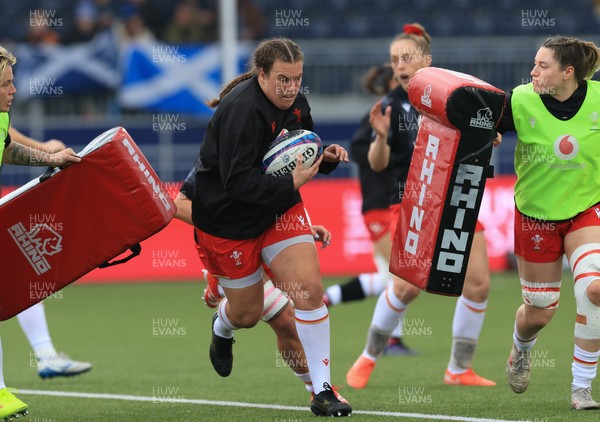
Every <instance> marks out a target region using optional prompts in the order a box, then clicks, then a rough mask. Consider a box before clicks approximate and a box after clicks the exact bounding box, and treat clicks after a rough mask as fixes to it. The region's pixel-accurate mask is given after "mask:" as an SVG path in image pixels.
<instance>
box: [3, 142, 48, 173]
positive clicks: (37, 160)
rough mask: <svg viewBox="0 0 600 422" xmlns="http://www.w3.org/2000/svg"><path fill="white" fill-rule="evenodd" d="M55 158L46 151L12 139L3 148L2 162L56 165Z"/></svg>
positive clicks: (21, 164)
mask: <svg viewBox="0 0 600 422" xmlns="http://www.w3.org/2000/svg"><path fill="white" fill-rule="evenodd" d="M55 161H56V160H55V159H54V158H53V157H52V156H51V155H50V154H48V153H47V152H44V151H41V150H39V149H34V148H29V147H27V146H25V145H21V144H19V143H18V142H15V141H12V142H11V143H10V145H9V146H8V147H7V148H6V149H5V150H4V155H3V156H2V162H3V163H6V164H15V165H20V166H52V167H54V166H56V165H58V164H60V163H56V162H55Z"/></svg>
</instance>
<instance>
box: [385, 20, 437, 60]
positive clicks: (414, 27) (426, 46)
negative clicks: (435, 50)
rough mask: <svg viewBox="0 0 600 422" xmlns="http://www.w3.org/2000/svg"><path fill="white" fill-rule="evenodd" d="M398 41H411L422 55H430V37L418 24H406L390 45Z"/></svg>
mask: <svg viewBox="0 0 600 422" xmlns="http://www.w3.org/2000/svg"><path fill="white" fill-rule="evenodd" d="M399 40H412V41H413V42H414V43H415V44H417V46H418V47H419V48H420V50H421V51H422V52H423V54H424V55H429V54H431V35H429V34H428V33H427V31H426V30H425V27H424V26H423V25H421V24H420V23H417V22H413V23H408V24H406V25H404V26H403V27H402V33H401V34H398V35H396V37H395V38H394V39H393V40H392V44H394V43H395V42H396V41H399Z"/></svg>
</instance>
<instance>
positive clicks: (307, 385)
mask: <svg viewBox="0 0 600 422" xmlns="http://www.w3.org/2000/svg"><path fill="white" fill-rule="evenodd" d="M294 374H296V376H297V377H298V378H300V380H301V381H302V382H304V388H306V391H308V392H309V393H312V392H313V391H314V390H315V389H314V388H313V384H312V380H311V378H310V371H308V372H307V373H306V374H299V373H297V372H294Z"/></svg>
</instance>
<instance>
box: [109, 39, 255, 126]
mask: <svg viewBox="0 0 600 422" xmlns="http://www.w3.org/2000/svg"><path fill="white" fill-rule="evenodd" d="M247 60H248V48H247V47H244V46H239V47H238V73H241V72H243V71H245V69H244V67H245V64H246V62H247ZM221 67H222V65H221V50H220V47H219V45H218V44H206V45H193V46H189V45H186V46H177V45H167V44H158V43H148V44H136V45H130V46H128V47H126V48H125V51H124V54H123V76H122V86H121V90H120V92H119V103H120V105H121V106H122V107H125V108H133V109H138V110H146V111H161V112H174V113H186V114H196V115H207V116H208V115H211V114H212V113H213V110H212V109H211V108H209V107H208V106H207V105H206V104H204V102H205V101H206V100H209V99H211V98H216V97H218V96H219V92H220V91H221V88H222V86H223V85H224V83H226V82H228V81H222V80H221Z"/></svg>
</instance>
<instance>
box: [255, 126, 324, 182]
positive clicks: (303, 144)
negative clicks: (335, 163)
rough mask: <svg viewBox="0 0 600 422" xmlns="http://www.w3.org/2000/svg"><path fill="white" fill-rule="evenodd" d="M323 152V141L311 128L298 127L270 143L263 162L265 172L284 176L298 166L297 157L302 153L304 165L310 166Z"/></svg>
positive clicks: (305, 166) (262, 166) (262, 167)
mask: <svg viewBox="0 0 600 422" xmlns="http://www.w3.org/2000/svg"><path fill="white" fill-rule="evenodd" d="M322 153H323V142H322V141H321V138H319V135H317V134H316V133H314V132H311V131H310V130H305V129H297V130H292V131H290V132H287V133H284V134H283V135H280V136H278V137H277V138H275V140H274V141H273V142H272V143H271V145H269V149H268V151H267V153H266V154H265V156H264V157H263V161H262V164H261V169H262V171H263V172H264V173H265V174H271V175H273V176H283V175H284V174H287V173H291V172H292V171H293V170H294V168H296V159H297V157H298V155H299V154H301V155H302V167H304V168H308V167H310V166H312V165H313V164H314V163H315V161H317V160H318V159H319V157H320V156H321V154H322Z"/></svg>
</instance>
